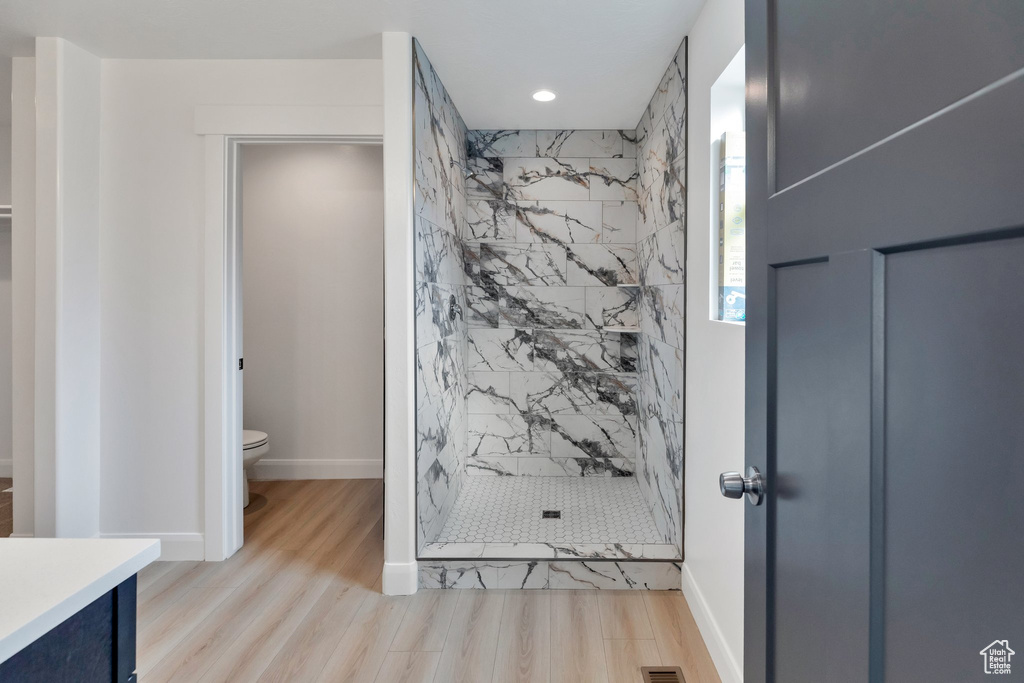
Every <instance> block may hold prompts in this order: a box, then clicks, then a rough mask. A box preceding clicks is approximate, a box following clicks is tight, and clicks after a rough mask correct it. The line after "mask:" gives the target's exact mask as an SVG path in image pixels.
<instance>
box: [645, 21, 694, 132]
mask: <svg viewBox="0 0 1024 683" xmlns="http://www.w3.org/2000/svg"><path fill="white" fill-rule="evenodd" d="M686 47H687V46H686V39H685V38H684V39H683V42H682V43H681V44H680V45H679V49H678V50H676V54H675V55H674V56H673V57H672V61H671V62H670V63H669V65H668V68H667V69H666V70H665V74H664V75H663V76H662V77H661V82H660V83H658V88H657V89H656V90H655V91H654V96H653V97H652V98H651V101H650V104H648V110H649V111H651V112H654V114H653V117H652V119H653V120H654V121H657V119H658V118H659V117H660V115H663V114H664V112H665V111H667V110H668V109H669V108H670V107H672V106H674V105H675V104H676V103H678V102H681V101H685V98H686Z"/></svg>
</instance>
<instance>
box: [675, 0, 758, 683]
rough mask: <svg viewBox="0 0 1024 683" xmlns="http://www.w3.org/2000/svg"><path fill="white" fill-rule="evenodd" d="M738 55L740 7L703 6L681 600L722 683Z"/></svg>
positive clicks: (735, 621)
mask: <svg viewBox="0 0 1024 683" xmlns="http://www.w3.org/2000/svg"><path fill="white" fill-rule="evenodd" d="M742 45H743V0H712V1H711V2H708V3H707V4H706V5H705V6H704V9H703V10H702V12H701V14H700V17H699V18H698V19H697V22H696V24H695V25H694V27H693V30H692V31H691V32H690V59H689V106H688V110H689V116H690V121H689V140H690V144H689V152H688V156H687V158H688V167H689V169H690V173H689V179H688V180H689V188H688V197H689V202H688V206H687V215H688V218H687V264H686V267H687V277H686V280H687V285H688V286H687V301H686V303H687V322H686V493H685V496H684V498H685V501H686V502H685V505H686V532H685V543H686V562H685V564H684V567H683V590H684V591H685V593H686V597H687V601H688V602H689V604H690V607H691V609H692V610H693V612H694V617H695V619H696V620H697V623H698V625H699V626H700V629H701V633H702V635H703V636H704V641H705V642H706V643H707V645H708V649H709V650H710V651H711V655H712V657H713V658H714V660H715V664H716V666H717V667H718V670H719V673H720V674H721V676H722V680H723V681H739V680H741V679H742V664H743V513H744V506H745V505H746V503H745V502H742V501H736V500H728V499H726V498H723V497H722V495H721V494H720V493H719V490H718V475H719V473H721V472H723V471H726V470H736V471H742V470H743V463H744V459H743V370H744V366H743V343H744V338H743V327H741V326H738V325H731V324H727V323H720V322H711V321H710V320H709V315H708V313H709V310H708V309H709V306H708V301H709V298H710V296H711V293H710V285H709V265H710V258H709V253H710V248H711V242H710V239H711V238H710V235H711V225H712V222H711V221H712V214H711V200H710V197H711V178H710V173H709V171H710V168H711V141H710V138H711V131H710V109H711V106H710V98H711V86H712V84H713V83H714V82H715V79H717V78H718V75H719V74H720V73H721V72H722V70H723V69H724V68H725V67H726V66H727V65H728V64H729V61H730V60H731V59H732V58H733V56H734V55H735V54H736V51H737V50H739V49H740V47H741V46H742ZM714 218H715V220H717V216H715V217H714ZM716 234H717V233H716Z"/></svg>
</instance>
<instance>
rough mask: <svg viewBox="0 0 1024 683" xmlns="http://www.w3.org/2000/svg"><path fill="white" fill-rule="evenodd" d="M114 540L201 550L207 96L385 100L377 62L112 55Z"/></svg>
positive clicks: (106, 78)
mask: <svg viewBox="0 0 1024 683" xmlns="http://www.w3.org/2000/svg"><path fill="white" fill-rule="evenodd" d="M102 66H103V81H102V107H103V120H102V137H101V155H100V157H101V163H100V204H101V225H102V228H101V251H100V263H101V293H102V301H103V306H102V311H101V320H102V349H103V351H102V390H101V407H102V414H103V431H102V453H103V460H102V477H103V481H102V486H103V499H102V507H101V528H102V531H103V533H104V535H129V534H143V535H156V536H158V537H160V538H161V539H162V540H163V541H164V550H165V554H167V556H171V555H173V556H175V557H196V558H201V557H202V552H203V547H202V536H201V534H202V531H203V514H202V512H203V479H202V472H203V468H202V461H201V455H202V449H203V438H204V434H203V374H202V373H203V351H202V342H203V310H204V309H203V299H202V296H203V249H204V241H203V239H204V229H205V213H204V211H205V198H204V172H205V165H204V163H205V157H204V139H203V138H202V137H201V136H198V135H196V134H195V132H194V131H195V129H194V115H195V108H196V106H197V105H232V104H237V105H243V104H244V105H293V106H294V105H318V106H344V105H368V106H380V104H381V102H382V94H381V93H382V86H381V63H380V61H378V60H281V61H278V60H245V61H235V60H217V61H208V60H104V61H103V65H102Z"/></svg>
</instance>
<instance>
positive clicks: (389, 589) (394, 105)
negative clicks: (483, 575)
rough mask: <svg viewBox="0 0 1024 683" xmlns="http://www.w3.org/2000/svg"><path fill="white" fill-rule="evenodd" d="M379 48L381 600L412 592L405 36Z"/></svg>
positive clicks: (391, 37)
mask: <svg viewBox="0 0 1024 683" xmlns="http://www.w3.org/2000/svg"><path fill="white" fill-rule="evenodd" d="M383 50H384V282H385V284H384V337H385V349H384V354H385V355H384V430H385V431H384V487H385V489H384V491H385V501H384V574H383V588H384V593H386V594H388V595H408V594H411V593H414V592H416V587H417V571H416V570H417V564H416V513H415V509H416V508H415V501H416V463H415V453H416V448H415V417H414V416H415V412H414V411H415V391H414V388H415V380H414V377H413V348H414V339H413V334H414V329H413V327H414V326H413V298H412V294H413V292H412V287H413V274H414V270H413V243H412V240H413V232H412V213H413V162H412V130H413V123H412V36H410V35H409V34H408V33H385V34H384V41H383Z"/></svg>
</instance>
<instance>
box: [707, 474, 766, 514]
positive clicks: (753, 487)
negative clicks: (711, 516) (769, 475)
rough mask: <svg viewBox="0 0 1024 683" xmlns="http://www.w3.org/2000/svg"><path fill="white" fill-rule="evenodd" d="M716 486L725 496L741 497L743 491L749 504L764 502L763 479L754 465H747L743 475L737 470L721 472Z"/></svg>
mask: <svg viewBox="0 0 1024 683" xmlns="http://www.w3.org/2000/svg"><path fill="white" fill-rule="evenodd" d="M718 487H719V488H720V489H721V490H722V495H723V496H725V497H726V498H742V497H743V494H744V493H745V494H747V500H748V501H750V504H751V505H760V504H761V503H762V502H764V480H763V479H762V478H761V473H760V472H758V471H757V468H756V467H748V468H747V476H745V477H744V476H743V475H742V474H740V473H739V472H722V474H721V476H719V477H718Z"/></svg>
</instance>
